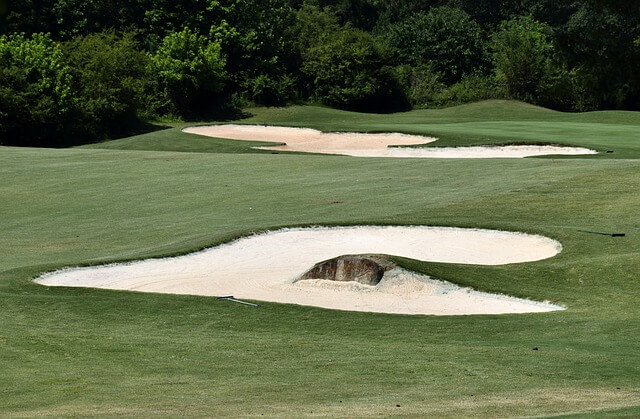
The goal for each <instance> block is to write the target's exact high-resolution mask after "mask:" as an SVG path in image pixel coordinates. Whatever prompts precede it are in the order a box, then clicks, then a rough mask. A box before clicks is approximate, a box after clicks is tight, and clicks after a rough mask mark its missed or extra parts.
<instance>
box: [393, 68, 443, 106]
mask: <svg viewBox="0 0 640 419" xmlns="http://www.w3.org/2000/svg"><path fill="white" fill-rule="evenodd" d="M395 73H396V77H397V78H398V81H399V82H400V85H401V86H402V89H403V90H404V93H405V95H406V96H407V98H408V99H409V102H410V103H411V105H412V106H416V107H420V108H426V107H429V106H432V105H436V104H437V101H438V95H439V94H440V93H441V92H442V91H443V90H444V89H445V84H444V83H442V74H440V73H438V72H436V71H435V70H434V69H433V66H431V65H420V66H416V67H412V66H410V65H403V66H399V67H397V68H396V69H395Z"/></svg>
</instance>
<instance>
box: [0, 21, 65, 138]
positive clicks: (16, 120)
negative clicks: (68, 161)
mask: <svg viewBox="0 0 640 419" xmlns="http://www.w3.org/2000/svg"><path fill="white" fill-rule="evenodd" d="M71 106H72V84H71V72H70V70H69V67H68V66H67V65H66V64H65V62H64V57H63V54H62V50H61V48H60V45H59V44H57V43H55V42H54V41H52V40H51V38H50V37H49V36H48V35H43V34H34V35H33V36H32V37H31V38H26V37H25V36H24V35H18V34H14V35H10V36H1V37H0V144H5V145H9V144H11V145H30V146H36V145H37V146H46V145H57V144H58V143H60V142H61V141H62V140H61V136H62V134H63V132H64V129H65V127H66V123H67V122H68V115H69V112H70V110H71Z"/></svg>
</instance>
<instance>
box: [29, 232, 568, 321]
mask: <svg viewBox="0 0 640 419" xmlns="http://www.w3.org/2000/svg"><path fill="white" fill-rule="evenodd" d="M560 250H561V245H560V244H559V243H558V242H556V241H554V240H551V239H549V238H546V237H542V236H535V235H527V234H521V233H510V232H503V231H492V230H476V229H461V228H445V227H336V228H324V227H319V228H299V229H284V230H278V231H274V232H268V233H263V234H258V235H254V236H249V237H245V238H242V239H239V240H236V241H234V242H231V243H227V244H224V245H221V246H217V247H214V248H211V249H207V250H204V251H201V252H197V253H193V254H190V255H186V256H180V257H175V258H164V259H149V260H144V261H140V262H133V263H124V264H113V265H105V266H97V267H86V268H74V269H66V270H61V271H56V272H52V273H48V274H45V275H43V276H41V277H40V278H38V279H36V282H38V283H40V284H43V285H51V286H71V287H93V288H108V289H118V290H130V291H144V292H158V293H171V294H194V295H206V296H226V295H233V296H235V297H237V298H245V299H253V300H262V301H273V302H278V303H292V304H301V305H310V306H317V307H324V308H331V309H340V310H351V311H368V312H382V313H398V314H436V315H451V314H500V313H530V312H544V311H553V310H559V309H562V307H559V306H555V305H551V304H547V303H539V302H533V301H529V300H523V299H518V298H512V297H507V296H501V295H493V294H488V293H483V292H478V291H473V290H471V289H468V288H461V287H458V286H456V285H453V284H451V283H446V282H442V281H437V280H433V279H431V278H428V277H425V276H422V275H418V274H415V273H410V272H407V271H404V270H401V269H399V268H394V270H393V271H392V272H388V275H385V277H384V278H383V280H382V281H381V282H380V283H379V284H378V285H376V286H369V285H364V284H359V283H355V282H345V283H336V282H333V281H326V280H302V281H297V282H296V279H297V278H298V277H299V276H300V275H301V274H302V273H304V272H305V271H307V270H308V269H310V268H311V267H312V266H314V264H315V263H317V262H320V261H323V260H328V259H331V258H335V257H338V256H341V255H357V254H387V255H397V256H403V257H407V258H412V259H418V260H425V261H437V262H448V263H463V264H480V265H501V264H508V263H518V262H530V261H536V260H541V259H545V258H549V257H552V256H554V255H556V254H557V253H558V252H560ZM514 280H515V279H514Z"/></svg>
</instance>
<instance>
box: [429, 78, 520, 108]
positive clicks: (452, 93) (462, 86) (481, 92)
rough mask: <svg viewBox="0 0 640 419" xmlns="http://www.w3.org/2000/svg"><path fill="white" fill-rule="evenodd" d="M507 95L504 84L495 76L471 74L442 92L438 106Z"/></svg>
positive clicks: (437, 101) (438, 97)
mask: <svg viewBox="0 0 640 419" xmlns="http://www.w3.org/2000/svg"><path fill="white" fill-rule="evenodd" d="M506 97H507V92H506V89H505V87H504V85H503V84H502V83H500V81H499V80H497V79H496V78H495V77H491V76H483V75H470V76H466V77H465V78H463V79H462V80H461V81H460V82H458V83H456V84H454V85H452V86H449V87H448V88H446V89H444V90H443V91H442V92H440V94H439V95H438V96H437V98H436V103H437V104H438V106H452V105H461V104H464V103H471V102H478V101H481V100H487V99H504V98H506Z"/></svg>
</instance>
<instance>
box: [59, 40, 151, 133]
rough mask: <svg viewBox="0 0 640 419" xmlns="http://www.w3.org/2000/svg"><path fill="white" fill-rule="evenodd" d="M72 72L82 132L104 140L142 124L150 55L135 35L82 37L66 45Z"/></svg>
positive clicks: (78, 119)
mask: <svg viewBox="0 0 640 419" xmlns="http://www.w3.org/2000/svg"><path fill="white" fill-rule="evenodd" d="M64 52H65V56H66V59H67V62H68V64H69V65H70V67H71V68H72V74H73V76H74V77H73V79H74V86H75V87H74V91H75V92H76V98H75V102H76V103H75V108H76V111H77V115H78V118H77V125H79V126H78V129H79V130H80V131H82V132H84V133H85V134H86V135H91V136H92V137H101V136H104V135H107V134H112V133H118V132H122V131H123V130H127V129H128V128H130V127H132V126H133V125H135V124H137V123H138V116H139V114H140V113H141V111H142V110H143V108H144V107H145V103H144V102H145V98H146V94H145V88H148V87H149V81H148V78H149V74H148V67H149V66H148V62H149V58H148V56H147V54H145V53H144V52H142V51H140V50H139V49H138V46H137V43H136V41H135V40H134V37H133V34H130V33H129V34H125V35H123V36H122V37H118V36H116V35H115V34H114V33H113V32H104V33H97V34H92V35H87V36H81V37H78V38H76V39H74V40H73V41H70V42H67V43H66V44H64Z"/></svg>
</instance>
